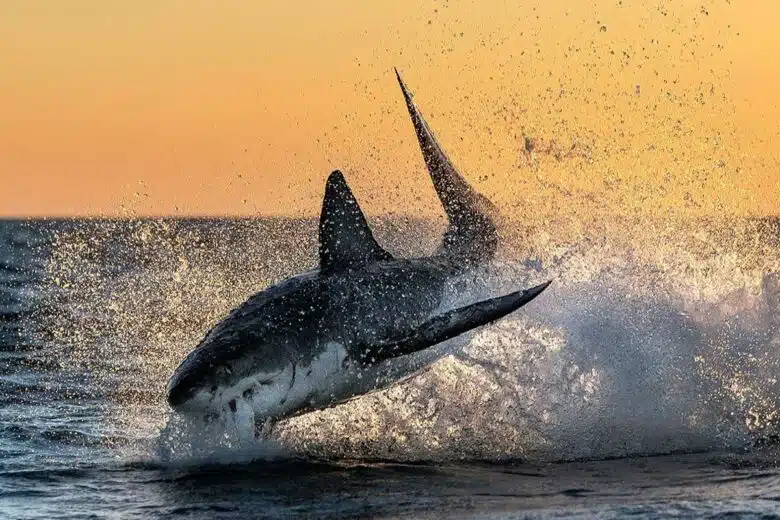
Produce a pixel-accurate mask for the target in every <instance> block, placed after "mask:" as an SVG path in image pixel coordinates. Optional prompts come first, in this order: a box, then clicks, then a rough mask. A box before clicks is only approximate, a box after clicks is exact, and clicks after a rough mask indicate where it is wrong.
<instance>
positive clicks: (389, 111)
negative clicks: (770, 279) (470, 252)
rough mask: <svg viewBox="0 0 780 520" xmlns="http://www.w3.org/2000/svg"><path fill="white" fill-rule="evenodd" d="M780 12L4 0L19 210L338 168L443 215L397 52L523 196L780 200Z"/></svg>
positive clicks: (618, 202)
mask: <svg viewBox="0 0 780 520" xmlns="http://www.w3.org/2000/svg"><path fill="white" fill-rule="evenodd" d="M745 5H749V6H750V7H749V8H745V7H744V6H745ZM777 27H780V4H778V3H777V2H775V1H774V0H754V1H752V2H750V3H749V4H748V3H742V2H734V1H728V0H696V1H690V0H679V1H675V2H671V1H669V2H666V1H657V2H651V3H649V4H648V3H646V2H639V1H636V2H634V1H629V0H622V1H621V0H608V1H605V0H590V1H564V0H544V1H541V0H540V1H535V0H530V1H520V2H509V1H506V0H429V1H411V0H375V1H372V2H358V1H357V0H329V1H327V2H326V1H319V0H310V1H307V2H294V1H289V0H288V1H276V0H266V1H263V2H256V1H249V0H245V1H242V0H225V1H223V2H211V1H206V0H163V1H159V0H136V1H134V2H126V1H124V0H121V1H120V0H70V1H68V2H55V1H50V0H5V1H4V2H2V4H0V35H2V36H0V183H1V185H2V189H0V216H3V217H19V216H95V215H110V216H138V215H178V216H187V215H315V214H317V213H318V211H319V205H320V202H321V197H322V192H323V188H324V181H325V179H326V177H327V175H328V173H329V172H330V171H331V170H333V169H335V168H339V169H341V170H342V171H344V173H345V176H346V177H347V179H348V182H349V183H350V184H351V185H352V187H353V189H354V190H355V192H356V195H357V196H358V199H359V200H360V201H361V204H362V205H363V207H364V210H365V211H366V212H367V213H369V214H385V213H392V212H398V213H406V214H414V215H417V214H432V213H435V212H437V211H440V210H438V208H437V206H436V203H435V195H434V194H433V190H432V189H431V186H430V182H429V181H428V179H427V178H426V176H425V171H424V166H423V163H422V160H421V157H420V155H419V150H418V149H417V148H416V142H415V138H414V133H413V130H412V126H411V123H410V122H409V120H408V115H407V114H406V112H405V106H404V104H403V99H402V97H401V95H400V92H399V90H398V87H397V85H396V84H395V79H394V75H393V67H394V66H396V67H398V68H399V69H400V70H401V71H402V73H403V75H404V78H405V80H406V82H407V83H408V85H409V86H410V88H411V90H412V91H413V92H414V93H415V99H416V102H417V103H418V105H419V107H420V108H421V110H422V111H423V114H424V115H425V116H426V117H427V118H428V120H429V123H430V124H431V126H432V127H433V128H434V131H435V132H436V134H437V136H438V137H439V140H440V141H441V142H442V144H443V145H444V147H445V148H446V149H447V150H448V151H449V153H450V155H451V156H452V158H453V159H454V161H455V162H456V164H457V165H458V166H459V167H460V169H461V171H462V172H463V173H464V175H465V176H466V177H467V178H468V179H469V180H470V181H471V182H472V183H473V184H474V185H475V186H476V187H477V188H478V189H479V190H480V191H482V192H484V193H485V194H486V195H487V196H488V197H490V198H491V199H492V200H494V201H496V202H497V203H498V204H499V206H501V207H503V208H504V210H505V211H507V212H508V213H510V214H513V215H516V216H518V217H530V216H531V214H533V215H535V216H536V217H540V216H541V217H542V218H546V216H547V215H553V214H555V213H556V212H558V213H559V212H561V211H567V212H574V213H577V212H582V213H594V212H595V213H623V214H635V213H636V214H640V213H641V214H644V213H647V214H666V213H669V212H676V213H683V214H693V215H700V214H703V215H711V214H724V213H725V214H735V215H767V214H772V215H776V214H778V213H780V187H779V185H780V182H778V180H779V179H780V151H779V150H780V108H779V106H780V105H779V104H778V99H779V97H780V94H778V92H780V57H779V56H778V54H780V53H778V49H780V32H778V31H777V30H776V28H777ZM526 143H533V151H531V152H529V151H527V150H526V148H527V147H526ZM562 208H565V209H562Z"/></svg>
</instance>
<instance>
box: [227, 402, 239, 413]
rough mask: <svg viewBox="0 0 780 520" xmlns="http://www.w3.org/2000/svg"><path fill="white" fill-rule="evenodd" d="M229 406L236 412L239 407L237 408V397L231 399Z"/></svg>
mask: <svg viewBox="0 0 780 520" xmlns="http://www.w3.org/2000/svg"><path fill="white" fill-rule="evenodd" d="M228 406H229V407H230V411H231V412H233V413H236V409H237V408H236V400H235V399H231V400H230V402H229V403H228Z"/></svg>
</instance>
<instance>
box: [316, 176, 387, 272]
mask: <svg viewBox="0 0 780 520" xmlns="http://www.w3.org/2000/svg"><path fill="white" fill-rule="evenodd" d="M392 258H393V256H392V255H391V254H390V253H388V252H387V251H385V250H384V249H382V247H380V245H379V244H377V242H376V240H375V239H374V235H373V234H372V233H371V228H369V227H368V222H366V217H365V216H363V212H362V211H360V206H359V205H358V203H357V200H355V196H354V195H353V194H352V190H350V189H349V186H347V182H346V181H345V180H344V175H342V174H341V172H340V171H338V170H336V171H334V172H333V173H331V174H330V176H329V177H328V182H327V184H326V185H325V198H324V199H323V201H322V213H320V269H321V270H322V271H324V272H333V271H339V270H342V269H349V268H352V267H359V266H361V265H364V264H367V263H370V262H376V261H379V260H392Z"/></svg>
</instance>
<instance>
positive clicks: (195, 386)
mask: <svg viewBox="0 0 780 520" xmlns="http://www.w3.org/2000/svg"><path fill="white" fill-rule="evenodd" d="M204 376H205V374H202V373H201V372H199V371H197V370H193V369H192V367H190V366H188V363H186V362H185V363H182V365H181V366H179V368H177V369H176V371H175V372H174V373H173V375H172V376H171V379H170V380H169V381H168V389H167V394H168V395H167V397H168V404H169V405H170V407H171V408H172V409H174V410H176V411H177V412H189V411H206V410H207V409H208V407H209V405H210V403H211V401H212V399H213V397H214V387H215V385H210V384H209V382H208V381H209V378H208V377H204Z"/></svg>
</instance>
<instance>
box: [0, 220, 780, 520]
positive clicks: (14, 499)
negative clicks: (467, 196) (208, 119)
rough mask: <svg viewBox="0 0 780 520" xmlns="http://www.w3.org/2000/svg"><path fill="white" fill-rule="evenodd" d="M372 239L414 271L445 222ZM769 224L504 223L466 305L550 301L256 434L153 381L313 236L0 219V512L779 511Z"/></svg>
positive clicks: (614, 514)
mask: <svg viewBox="0 0 780 520" xmlns="http://www.w3.org/2000/svg"><path fill="white" fill-rule="evenodd" d="M375 224H376V227H377V235H378V239H379V240H380V242H382V243H384V244H386V245H387V247H388V249H390V250H391V251H393V252H395V253H397V254H399V255H407V256H408V255H423V254H426V253H427V252H428V251H430V250H431V249H432V248H433V247H434V246H435V244H436V239H437V236H438V233H439V232H440V231H441V227H440V226H439V225H438V224H437V223H426V222H413V221H409V220H398V219H396V220H382V221H379V222H376V223H375ZM779 229H780V225H778V222H777V221H776V220H772V219H756V220H738V219H732V220H723V221H718V222H711V221H695V222H674V223H670V222H663V223H659V222H612V223H610V224H609V226H606V225H605V226H602V227H599V226H589V227H582V226H577V225H574V224H572V223H567V222H560V223H549V222H548V223H546V225H540V226H538V227H536V226H528V227H522V228H521V227H518V228H517V229H512V230H507V231H506V232H505V246H504V249H503V250H502V253H501V255H500V259H499V260H498V261H497V262H496V263H495V265H494V266H492V267H491V268H490V270H489V271H486V272H485V273H484V277H483V278H484V279H483V280H481V281H480V282H479V283H476V284H475V289H474V291H473V292H472V293H470V294H468V295H456V297H457V298H463V299H465V300H468V299H469V298H471V299H472V300H473V299H474V298H476V297H478V296H485V295H493V294H497V293H500V292H506V291H507V290H509V289H515V288H517V287H524V286H529V285H531V284H534V283H538V282H540V281H544V280H546V279H553V280H554V281H555V282H554V284H553V286H551V287H550V289H549V290H548V291H547V292H545V293H544V294H543V295H542V296H540V297H539V298H538V299H537V300H536V301H534V302H533V303H532V304H529V305H528V306H527V307H525V308H523V309H522V310H521V311H520V312H518V313H516V314H515V315H513V316H511V317H509V318H508V319H505V320H502V321H500V322H499V323H497V324H494V325H492V326H490V327H487V328H485V329H483V330H480V331H478V332H475V333H472V334H470V335H468V336H466V337H464V338H460V339H459V340H457V341H455V342H452V344H451V345H449V346H448V350H447V351H446V352H445V355H444V356H443V357H442V359H441V360H439V361H438V362H437V363H436V364H435V365H434V366H433V367H431V368H430V369H429V370H426V371H424V372H423V373H421V374H419V375H418V376H416V377H414V378H412V379H410V380H407V381H405V382H403V383H401V384H399V385H395V386H393V387H391V388H388V389H385V390H382V391H380V392H376V393H373V394H370V395H367V396H363V397H361V398H359V399H356V400H354V401H351V402H349V403H347V404H344V405H341V406H338V407H336V408H333V409H329V410H324V411H321V412H316V413H313V414H309V415H305V416H301V417H298V418H294V419H291V420H289V421H287V422H285V423H282V424H280V425H279V427H278V428H277V430H276V431H275V434H274V438H273V439H272V441H270V442H267V443H261V442H247V441H246V440H241V439H236V438H233V437H231V435H230V434H229V432H214V431H199V430H193V428H192V427H191V426H189V427H188V426H186V425H183V424H182V422H181V421H180V420H178V419H177V418H175V417H172V416H171V415H170V413H169V411H168V409H167V406H166V404H165V396H164V392H165V384H166V381H167V378H168V376H169V375H170V373H171V371H172V370H173V368H174V367H175V366H176V364H177V363H178V362H179V360H180V359H181V358H182V356H184V355H185V354H186V353H187V352H188V351H189V350H190V349H191V348H193V347H194V345H195V344H197V342H198V340H199V339H200V338H201V337H202V335H203V334H204V332H205V331H206V330H208V328H209V327H210V326H212V325H213V324H214V323H215V322H216V321H217V320H219V318H220V317H222V316H224V315H225V314H226V313H227V312H228V311H229V310H230V309H231V308H233V307H234V306H236V305H237V304H239V303H240V302H241V301H243V300H244V299H245V298H246V297H247V296H249V295H251V294H252V293H254V292H257V291H259V290H261V289H263V288H264V287H266V286H267V285H268V284H271V283H275V282H276V281H279V280H281V279H284V278H285V277H287V276H290V275H292V274H295V273H297V272H300V271H302V270H304V269H308V268H310V267H312V266H313V265H314V259H315V247H316V234H315V225H314V222H312V221H308V220H284V219H266V220H260V219H257V220H251V219H249V220H205V219H203V220H170V219H169V220H164V219H162V220H160V219H158V220H135V221H100V220H84V221H0V518H8V519H55V518H85V519H86V518H192V519H215V518H289V517H303V518H349V517H377V518H551V517H567V518H568V517H575V518H594V517H597V518H627V517H636V518H721V517H724V518H726V517H728V518H775V517H778V518H780V466H779V465H778V463H780V450H778V446H777V442H778V439H780V437H779V435H780V431H778V430H777V425H778V421H780V416H779V415H778V410H779V409H778V404H780V384H779V383H778V375H779V374H780V328H779V326H780V314H778V310H779V309H780V275H779V274H778V273H779V272H780V269H779V268H778V267H779V266H780V231H778V230H779ZM553 230H554V232H553Z"/></svg>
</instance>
